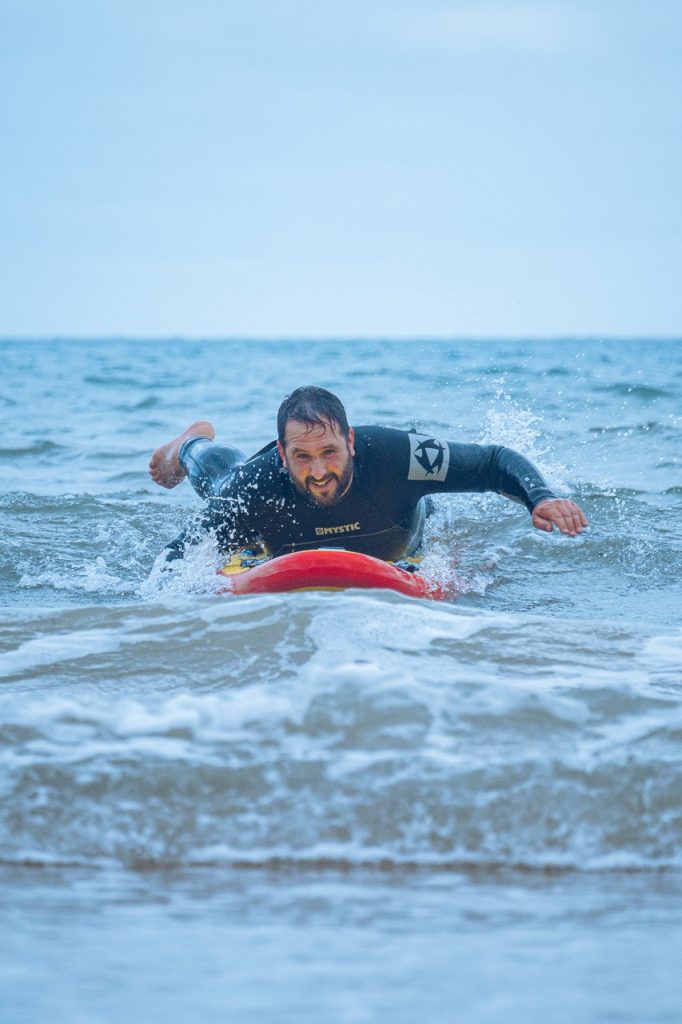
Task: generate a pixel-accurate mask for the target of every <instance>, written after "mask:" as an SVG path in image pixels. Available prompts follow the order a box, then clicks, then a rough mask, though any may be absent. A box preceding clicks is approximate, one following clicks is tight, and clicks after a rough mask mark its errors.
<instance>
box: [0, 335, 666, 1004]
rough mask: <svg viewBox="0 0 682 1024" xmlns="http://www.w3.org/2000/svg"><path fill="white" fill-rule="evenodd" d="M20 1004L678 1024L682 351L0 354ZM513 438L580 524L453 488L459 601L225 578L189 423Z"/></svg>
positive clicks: (6, 908)
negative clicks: (162, 564)
mask: <svg viewBox="0 0 682 1024" xmlns="http://www.w3.org/2000/svg"><path fill="white" fill-rule="evenodd" d="M0 354H1V356H2V367H3V374H2V385H1V387H0V417H1V418H2V432H1V434H0V437H1V438H2V441H1V442H0V449H1V451H0V456H1V457H2V465H3V487H2V491H1V492H0V531H1V535H2V541H3V542H2V547H1V548H0V605H1V606H2V616H1V618H0V758H1V759H2V772H1V774H0V786H1V787H2V802H1V804H0V880H1V881H2V886H1V888H0V903H1V905H2V910H1V911H0V924H1V925H2V928H1V930H0V949H1V950H2V955H1V956H0V1020H2V1021H5V1020H7V1021H12V1022H14V1021H28V1022H31V1024H32V1022H34V1021H35V1022H38V1021H44V1020H46V1019H49V1020H51V1021H53V1022H55V1024H58V1022H62V1021H63V1022H67V1021H68V1022H72V1021H81V1020H82V1021H97V1022H99V1021H102V1022H105V1021H106V1022H109V1021H118V1020H120V1019H121V1018H122V1017H124V1016H126V1014H130V1012H131V1007H134V1008H135V1013H134V1014H133V1016H136V1017H137V1019H144V1020H148V1021H157V1020H158V1021H161V1020H163V1021H167V1020H169V1019H171V1020H176V1021H185V1020H187V1021H189V1020H201V1021H224V1020H235V1021H244V1022H251V1021H253V1022H256V1021H258V1022H260V1021H287V1022H289V1021H292V1022H293V1021H296V1022H299V1021H300V1022H308V1021H310V1022H313V1021H314V1022H317V1021H320V1020H327V1021H331V1022H336V1021H339V1022H346V1021H348V1022H351V1021H353V1022H354V1021H361V1022H365V1021H367V1022H383V1021H388V1020H390V1021H397V1022H402V1021H404V1022H405V1024H407V1022H410V1024H411V1022H413V1021H415V1020H428V1021H435V1022H440V1021H443V1022H445V1021H455V1020H457V1021H464V1022H468V1021H472V1022H476V1024H478V1022H481V1024H487V1022H496V1021H501V1020H504V1021H508V1020H513V1021H516V1020H518V1021H524V1022H536V1021H537V1022H540V1021H542V1022H550V1024H551V1022H554V1021H556V1022H563V1021H566V1022H569V1021H570V1022H576V1021H590V1022H591V1021H616V1020H618V1021H632V1022H633V1024H634V1022H637V1024H643V1022H649V1021H652V1022H653V1021H656V1022H659V1021H660V1022H663V1021H671V1022H672V1021H678V1020H679V1019H680V1014H681V1013H682V998H681V997H680V990H679V982H678V980H677V975H678V970H677V966H678V964H679V959H680V955H681V953H682V941H681V940H682V911H681V909H680V908H681V907H682V903H681V897H682V756H681V753H680V740H681V739H682V699H681V691H682V679H681V675H682V673H681V665H682V629H681V628H680V608H681V607H682V583H681V582H680V581H681V580H682V541H681V539H680V523H681V521H682V516H681V511H682V466H681V464H680V451H681V450H682V445H681V443H680V442H681V440H682V401H681V398H682V357H681V355H680V352H679V349H678V347H677V345H676V344H674V343H654V342H639V343H635V342H621V343H618V342H602V343H600V342H592V343H586V342H581V343H578V342H570V341H563V342H547V343H545V344H540V343H536V344H522V343H511V342H509V343H502V342H500V343H495V344H493V343H487V344H473V343H469V344H467V343H464V342H462V343H452V344H445V343H438V344H434V343H426V342H424V343H419V342H415V343H412V344H406V343H404V344H391V343H385V344H380V343H371V344H370V343H361V342H354V343H352V342H347V343H326V344H319V345H313V344H310V343H303V342H299V343H279V344H274V343H271V344H254V343H250V344H247V343H243V344H240V343H229V344H228V343H225V344H217V343H214V344H203V345H202V344H198V343H197V344H189V343H180V342H167V343H153V344H152V343H147V344H139V345H136V344H133V343H123V342H116V343H111V344H104V343H99V344H85V343H74V344H68V343H65V342H55V343H34V344H24V345H21V344H19V343H10V342H7V343H4V344H2V346H1V352H0ZM312 382H314V383H320V384H323V385H325V386H327V387H331V388H332V389H334V390H337V391H338V392H339V393H340V395H341V397H342V398H343V399H344V400H345V402H346V405H347V407H348V410H349V415H350V418H351V420H352V421H355V422H356V423H371V422H377V423H383V424H388V425H395V426H410V425H417V426H419V427H422V428H424V429H428V430H433V431H434V432H436V433H440V434H442V435H443V436H448V437H451V438H453V439H458V440H470V441H484V442H489V441H496V442H500V443H504V444H508V445H511V446H513V447H516V448H518V449H520V450H522V451H524V452H526V453H527V454H529V455H530V456H531V457H532V458H533V459H534V460H535V461H536V462H537V463H538V464H539V465H540V466H541V468H542V469H543V471H544V472H545V474H546V476H547V477H548V478H549V480H550V482H551V484H552V485H553V486H554V487H555V488H556V489H557V491H558V492H560V493H564V494H572V495H573V496H575V497H576V499H577V500H578V501H580V503H581V504H582V505H583V507H584V508H585V510H586V512H587V514H588V516H589V518H590V522H591V526H590V530H589V531H588V532H587V533H585V534H583V535H582V536H581V537H580V538H578V539H568V538H562V537H559V536H551V537H549V536H546V535H543V534H540V533H537V532H533V531H532V530H531V529H530V526H529V521H528V517H527V514H526V513H525V511H524V510H523V509H521V508H519V507H518V506H516V505H513V504H512V503H509V502H506V501H505V500H504V499H502V498H499V497H497V496H495V495H484V496H481V495H475V496H474V495H471V496H468V495H459V496H452V497H446V498H443V499H440V501H439V506H438V511H437V513H436V515H435V516H434V517H433V518H432V519H431V520H430V521H429V538H428V544H427V550H428V554H427V561H426V566H427V571H428V572H429V573H431V574H432V575H434V576H435V577H437V578H439V579H440V580H443V581H445V582H447V583H449V584H450V585H452V586H453V587H454V588H455V589H456V590H457V592H458V594H459V596H458V597H457V598H456V599H453V600H452V601H451V602H448V603H443V604H433V603H429V602H416V601H413V600H410V599H407V598H402V597H400V596H398V595H394V594H385V593H383V594H382V593H372V592H347V593H345V594H328V593H321V594H314V593H304V594H294V595H280V596H265V597H253V598H241V599H231V598H229V597H219V596H216V595H215V577H214V571H215V564H216V557H215V553H214V551H213V549H212V547H211V545H210V544H209V543H207V544H205V545H203V546H201V547H200V548H199V549H198V550H197V551H196V552H194V553H193V556H192V558H191V559H190V560H189V561H188V562H187V563H186V564H185V565H184V566H183V567H182V571H181V572H180V573H179V574H178V575H177V576H176V578H175V579H174V580H173V581H172V582H171V583H170V584H168V583H166V584H164V585H162V584H161V583H160V582H159V580H158V579H157V578H156V577H154V576H152V577H151V578H149V576H150V569H151V566H152V563H153V560H154V557H155V555H156V553H157V552H158V550H159V549H160V548H161V547H162V546H163V544H164V543H165V542H166V541H167V540H168V539H169V538H171V537H172V536H173V535H174V534H175V532H176V531H177V530H178V529H179V527H180V526H181V524H182V523H184V522H185V521H186V519H187V517H188V516H189V515H191V514H193V513H194V512H195V511H196V510H197V508H198V505H199V503H198V500H197V499H196V498H195V497H194V496H193V495H192V494H191V492H190V491H189V490H188V489H187V488H186V487H179V488H177V489H176V490H175V491H173V492H172V493H168V492H162V491H161V490H160V489H158V488H156V487H154V485H153V484H151V482H150V481H149V479H148V477H147V476H146V462H147V460H148V456H149V452H150V451H151V449H153V448H154V447H155V446H156V445H157V444H158V443H160V442H161V441H163V440H166V439H167V438H168V437H170V436H172V435H173V434H175V433H177V432H178V430H179V429H181V428H183V427H184V426H185V425H186V424H187V422H189V421H190V420H192V419H195V418H197V417H199V416H201V417H208V418H209V419H212V420H214V421H215V423H216V425H217V428H218V432H219V435H220V437H221V438H223V439H225V440H228V441H231V442H233V443H235V444H238V445H239V446H240V447H243V448H245V449H246V450H255V449H256V448H258V447H260V446H261V445H263V444H264V443H265V442H266V441H268V440H270V438H271V437H272V434H273V429H274V426H273V425H274V413H275V410H276V407H277V405H278V403H279V401H280V399H281V397H282V395H283V393H285V392H286V391H287V390H291V389H292V388H293V387H295V386H297V385H298V384H300V383H312Z"/></svg>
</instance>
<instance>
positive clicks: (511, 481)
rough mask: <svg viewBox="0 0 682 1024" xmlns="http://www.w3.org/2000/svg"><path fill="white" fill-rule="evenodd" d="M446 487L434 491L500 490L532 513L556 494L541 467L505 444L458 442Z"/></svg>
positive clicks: (450, 446)
mask: <svg viewBox="0 0 682 1024" xmlns="http://www.w3.org/2000/svg"><path fill="white" fill-rule="evenodd" d="M448 450H449V454H450V460H449V466H448V471H447V473H446V476H445V480H444V481H443V486H442V487H440V486H437V485H434V487H433V489H431V488H430V493H434V492H437V491H446V492H448V493H454V492H459V491H496V492H497V493H498V494H503V495H504V496H505V498H511V500H512V501H518V502H521V504H523V505H525V506H526V508H527V509H528V511H529V512H532V511H533V509H534V508H535V506H536V505H539V504H540V502H541V501H545V499H546V498H553V497H555V495H554V493H553V492H552V491H551V490H550V488H549V487H548V486H547V483H546V482H545V480H544V479H543V477H542V474H541V473H540V472H539V470H538V469H536V467H535V466H534V465H533V463H532V462H530V461H529V460H528V459H527V458H526V457H525V456H524V455H521V454H520V452H517V451H514V449H513V448H505V447H503V446H502V445H477V444H454V443H452V442H448Z"/></svg>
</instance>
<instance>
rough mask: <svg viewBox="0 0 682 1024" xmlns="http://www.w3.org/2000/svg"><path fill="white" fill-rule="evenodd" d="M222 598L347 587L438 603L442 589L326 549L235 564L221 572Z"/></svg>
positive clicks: (397, 568) (393, 569)
mask: <svg viewBox="0 0 682 1024" xmlns="http://www.w3.org/2000/svg"><path fill="white" fill-rule="evenodd" d="M219 575H221V576H225V578H226V580H227V586H226V587H224V588H223V589H222V590H221V591H220V593H225V594H271V593H285V592H291V591H296V590H345V589H346V588H348V587H360V588H363V589H380V590H395V591H397V593H399V594H406V595H407V596H408V597H421V598H428V599H430V600H436V601H438V600H441V599H442V598H444V597H445V596H446V595H445V593H444V591H443V590H442V588H441V587H440V586H439V585H438V584H435V583H431V582H430V581H429V580H426V579H425V578H424V577H423V576H422V575H421V574H420V573H418V572H408V571H407V570H406V569H401V568H400V566H398V565H393V564H392V563H390V562H382V561H381V559H379V558H373V557H372V556H371V555H361V554H359V553H358V552H356V551H342V550H340V549H334V548H327V549H316V550H313V551H296V552H294V553H293V554H291V555H282V556H281V557H280V558H271V559H267V560H265V561H262V562H258V563H257V564H255V565H252V566H250V567H249V566H248V565H247V566H246V567H244V568H236V567H235V565H234V561H233V562H231V563H230V565H228V566H225V568H224V569H221V570H220V573H219Z"/></svg>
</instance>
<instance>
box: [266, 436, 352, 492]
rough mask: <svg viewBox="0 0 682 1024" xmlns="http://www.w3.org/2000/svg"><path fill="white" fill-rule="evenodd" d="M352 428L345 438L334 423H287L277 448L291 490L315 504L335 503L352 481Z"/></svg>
mask: <svg viewBox="0 0 682 1024" xmlns="http://www.w3.org/2000/svg"><path fill="white" fill-rule="evenodd" d="M353 441H354V435H353V428H352V427H351V428H350V430H349V431H348V437H345V436H344V434H343V431H342V430H341V428H340V427H339V425H338V423H334V422H331V421H329V420H326V421H325V422H324V423H319V424H314V425H313V426H311V425H310V424H309V423H302V422H301V421H300V420H289V421H288V423H287V425H286V428H285V431H284V445H282V444H281V443H280V442H279V441H278V442H277V447H278V449H279V454H280V455H281V457H282V462H283V463H284V467H285V469H287V470H288V472H289V476H290V477H291V479H292V481H293V484H294V487H295V488H296V490H297V491H300V493H301V494H305V496H306V497H307V498H309V499H310V500H311V501H312V502H313V503H314V504H315V505H322V506H323V507H324V508H330V507H331V506H332V505H336V504H338V502H339V501H340V500H341V498H343V496H344V494H345V493H346V491H347V490H348V488H349V487H350V485H351V481H352V479H353V456H354V455H355V449H354V447H353Z"/></svg>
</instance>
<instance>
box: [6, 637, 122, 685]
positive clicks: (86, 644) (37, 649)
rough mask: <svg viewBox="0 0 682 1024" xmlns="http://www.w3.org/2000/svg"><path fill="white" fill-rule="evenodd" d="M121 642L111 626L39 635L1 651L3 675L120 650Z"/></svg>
mask: <svg viewBox="0 0 682 1024" xmlns="http://www.w3.org/2000/svg"><path fill="white" fill-rule="evenodd" d="M120 646H121V637H120V636H118V635H117V634H116V633H115V632H113V630H108V629H84V630H77V631H75V632H73V633H57V634H52V635H50V636H42V637H36V638H35V639H34V640H27V641H26V642H25V643H23V644H21V645H20V646H19V647H17V648H16V649H15V650H13V651H6V652H5V653H3V654H0V677H3V676H10V675H15V674H17V673H19V672H26V671H27V670H29V669H35V668H45V667H47V666H49V665H58V664H61V663H63V662H67V661H76V660H79V659H82V658H89V657H90V656H91V655H93V654H104V653H108V652H110V651H117V650H118V649H119V647H120Z"/></svg>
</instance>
